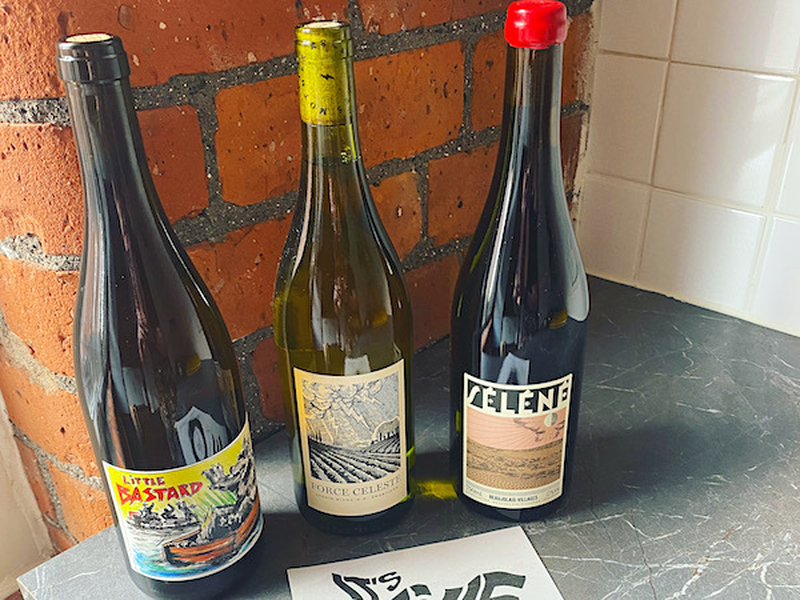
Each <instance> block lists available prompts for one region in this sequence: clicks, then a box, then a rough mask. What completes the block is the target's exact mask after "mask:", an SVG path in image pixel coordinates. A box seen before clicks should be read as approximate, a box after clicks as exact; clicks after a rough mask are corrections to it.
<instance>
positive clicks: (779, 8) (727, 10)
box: [672, 0, 800, 74]
mask: <svg viewBox="0 0 800 600" xmlns="http://www.w3.org/2000/svg"><path fill="white" fill-rule="evenodd" d="M798 31H800V2H798V0H758V1H757V2H756V1H753V0H682V1H681V2H680V3H679V4H678V13H677V16H676V19H675V38H674V41H673V46H672V59H673V60H676V61H680V62H690V63H696V64H703V65H714V66H720V67H732V68H736V69H746V70H751V71H768V72H775V73H786V74H792V73H796V72H797V56H798V50H800V35H798Z"/></svg>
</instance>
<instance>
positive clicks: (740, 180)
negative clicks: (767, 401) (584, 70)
mask: <svg viewBox="0 0 800 600" xmlns="http://www.w3.org/2000/svg"><path fill="white" fill-rule="evenodd" d="M595 10H596V16H597V17H598V21H599V26H598V27H599V29H598V53H597V56H596V69H595V75H594V84H593V92H592V101H591V117H590V118H591V123H590V129H589V141H588V143H589V150H588V155H587V169H586V173H587V175H586V177H585V179H584V181H583V190H582V195H581V202H580V209H579V213H578V238H579V243H580V245H581V250H582V254H583V258H584V261H585V263H586V268H587V271H589V272H590V273H593V274H595V275H599V276H601V277H605V278H607V279H611V280H614V281H618V282H621V283H626V284H629V285H633V286H635V287H639V288H643V289H648V290H653V291H657V292H661V293H663V294H666V295H668V296H673V297H676V298H679V299H681V300H684V301H687V302H690V303H693V304H697V305H700V306H705V307H708V308H711V309H714V310H718V311H720V312H724V313H727V314H732V315H736V316H739V317H742V318H744V319H747V320H750V321H754V322H756V323H760V324H763V325H766V326H768V327H772V328H775V329H778V330H781V331H785V332H788V333H792V334H794V335H800V101H798V87H799V83H800V70H799V69H800V35H799V34H798V31H800V0H759V1H758V2H754V1H753V0H597V1H596V3H595Z"/></svg>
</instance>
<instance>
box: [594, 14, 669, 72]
mask: <svg viewBox="0 0 800 600" xmlns="http://www.w3.org/2000/svg"><path fill="white" fill-rule="evenodd" d="M676 3H677V0H603V2H602V3H601V4H600V33H599V36H598V38H599V39H598V43H599V46H600V49H601V50H611V51H613V52H625V53H628V54H638V55H641V56H652V57H654V58H667V56H668V55H669V45H670V40H671V38H672V23H673V21H674V19H675V5H676Z"/></svg>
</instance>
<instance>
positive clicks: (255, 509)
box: [58, 34, 262, 597]
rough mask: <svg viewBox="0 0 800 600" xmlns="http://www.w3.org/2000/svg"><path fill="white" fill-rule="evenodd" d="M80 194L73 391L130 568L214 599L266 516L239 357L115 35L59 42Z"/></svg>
mask: <svg viewBox="0 0 800 600" xmlns="http://www.w3.org/2000/svg"><path fill="white" fill-rule="evenodd" d="M58 62H59V73H60V75H61V77H62V79H64V82H65V87H66V92H67V100H68V103H69V110H70V116H71V120H72V126H73V131H74V135H75V141H76V145H77V149H78V156H79V160H80V166H81V175H82V179H83V189H84V197H85V214H86V219H85V235H84V247H83V256H82V264H81V277H80V286H79V290H78V298H77V306H76V310H75V326H74V327H75V330H74V357H75V374H76V383H77V388H78V393H79V396H80V398H81V402H82V406H83V410H84V416H85V418H86V423H87V426H88V429H89V434H90V437H91V440H92V445H93V447H94V450H95V455H96V457H97V461H98V466H99V467H100V470H101V472H102V473H103V482H104V485H105V487H106V493H107V495H108V498H109V504H110V505H111V507H112V513H113V516H114V519H115V523H116V525H117V530H118V532H119V534H120V539H121V541H122V544H123V548H124V549H125V554H126V556H127V557H128V560H127V561H126V565H127V567H128V569H129V572H130V574H131V577H132V578H133V579H134V581H135V582H136V584H137V585H138V586H139V587H141V588H142V589H143V590H145V591H147V592H149V593H166V594H169V595H176V596H180V595H189V596H192V597H204V596H214V595H217V594H219V593H220V592H221V591H222V590H224V589H226V588H228V587H231V586H232V585H234V584H235V583H236V581H237V580H238V579H239V578H241V577H242V572H241V569H242V565H243V564H244V561H243V560H241V559H242V558H243V557H245V555H247V554H248V553H249V551H250V549H251V548H252V547H253V546H254V545H255V543H256V541H257V539H258V536H259V534H260V531H261V527H262V519H261V512H260V505H259V501H258V490H257V487H256V484H255V470H254V464H253V456H252V445H251V441H250V435H249V427H248V425H247V420H246V416H245V411H244V405H243V401H242V389H241V384H240V380H239V372H238V366H237V360H236V356H235V354H234V351H233V346H232V344H231V340H230V337H229V335H228V331H227V329H226V327H225V324H224V322H223V320H222V316H221V314H220V312H219V310H218V309H217V307H216V305H215V304H214V301H213V300H212V298H211V295H210V293H209V292H208V289H207V288H206V286H205V285H204V284H203V282H202V279H201V278H200V277H199V275H198V274H197V272H196V271H195V269H194V267H193V266H192V263H191V261H190V260H189V258H188V256H187V255H186V253H185V251H184V250H183V248H182V247H181V244H180V242H179V241H178V239H177V237H176V236H175V234H174V232H173V230H172V228H171V227H170V225H169V222H168V220H167V218H166V216H165V215H164V212H163V210H162V208H161V205H160V202H159V200H158V196H157V194H156V191H155V187H154V185H153V181H152V179H151V177H150V173H149V170H148V168H147V164H146V161H145V155H144V151H143V146H142V139H141V133H140V131H139V127H138V122H137V118H136V114H135V111H134V108H133V99H132V95H131V90H130V85H129V83H128V73H129V68H128V63H127V59H126V56H125V52H124V50H123V48H122V44H121V41H120V40H119V38H117V37H115V36H111V35H107V34H88V35H77V36H71V37H68V38H65V39H63V40H61V41H60V42H59V44H58Z"/></svg>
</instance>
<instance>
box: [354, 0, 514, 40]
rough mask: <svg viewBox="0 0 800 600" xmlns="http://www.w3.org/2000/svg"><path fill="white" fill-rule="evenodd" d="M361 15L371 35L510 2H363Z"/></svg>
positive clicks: (452, 18) (443, 20)
mask: <svg viewBox="0 0 800 600" xmlns="http://www.w3.org/2000/svg"><path fill="white" fill-rule="evenodd" d="M359 4H360V6H361V13H362V15H363V18H364V23H365V26H366V29H367V31H368V32H370V33H381V34H386V33H395V32H397V31H406V30H408V29H415V28H417V27H428V26H430V25H437V24H439V23H446V22H448V21H455V20H458V19H465V18H467V17H472V16H475V15H480V14H483V13H487V12H491V11H495V10H499V9H504V8H505V7H506V5H507V0H454V1H451V2H441V1H437V0H389V1H388V2H387V1H385V0H362V1H361V2H360V3H359Z"/></svg>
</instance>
